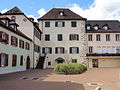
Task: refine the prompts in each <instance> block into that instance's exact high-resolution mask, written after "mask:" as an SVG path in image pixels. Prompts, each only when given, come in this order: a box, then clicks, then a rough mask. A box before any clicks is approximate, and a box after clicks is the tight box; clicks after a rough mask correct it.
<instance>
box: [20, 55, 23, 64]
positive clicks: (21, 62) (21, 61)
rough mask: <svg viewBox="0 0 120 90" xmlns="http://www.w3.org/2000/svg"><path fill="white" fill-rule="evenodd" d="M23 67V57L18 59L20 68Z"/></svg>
mask: <svg viewBox="0 0 120 90" xmlns="http://www.w3.org/2000/svg"><path fill="white" fill-rule="evenodd" d="M22 65H23V56H21V57H20V66H22Z"/></svg>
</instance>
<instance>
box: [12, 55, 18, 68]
mask: <svg viewBox="0 0 120 90" xmlns="http://www.w3.org/2000/svg"><path fill="white" fill-rule="evenodd" d="M16 65H17V55H13V56H12V66H13V67H15V66H16Z"/></svg>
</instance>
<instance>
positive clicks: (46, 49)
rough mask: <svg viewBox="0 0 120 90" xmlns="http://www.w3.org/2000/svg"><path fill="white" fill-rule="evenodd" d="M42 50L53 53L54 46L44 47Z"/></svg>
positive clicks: (45, 52) (44, 52)
mask: <svg viewBox="0 0 120 90" xmlns="http://www.w3.org/2000/svg"><path fill="white" fill-rule="evenodd" d="M42 52H43V54H52V48H51V47H44V48H43V50H42Z"/></svg>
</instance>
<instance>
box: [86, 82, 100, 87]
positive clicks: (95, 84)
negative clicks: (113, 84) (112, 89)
mask: <svg viewBox="0 0 120 90" xmlns="http://www.w3.org/2000/svg"><path fill="white" fill-rule="evenodd" d="M88 85H89V86H99V85H101V84H100V83H96V82H92V83H88Z"/></svg>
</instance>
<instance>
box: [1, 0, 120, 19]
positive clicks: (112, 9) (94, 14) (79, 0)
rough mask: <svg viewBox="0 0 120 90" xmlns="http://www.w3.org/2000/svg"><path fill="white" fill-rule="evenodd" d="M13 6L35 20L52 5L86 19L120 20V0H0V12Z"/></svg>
mask: <svg viewBox="0 0 120 90" xmlns="http://www.w3.org/2000/svg"><path fill="white" fill-rule="evenodd" d="M14 6H18V7H19V8H20V9H21V10H22V11H23V12H24V13H25V14H26V15H27V16H28V17H33V18H35V19H36V20H37V18H39V17H41V16H43V15H44V14H45V13H47V12H48V11H49V10H51V9H52V8H53V7H54V8H57V7H62V8H65V7H67V8H69V9H70V10H72V11H73V12H75V13H77V14H79V15H80V16H82V17H84V18H87V19H88V20H93V19H94V20H98V19H100V20H101V19H102V20H120V0H1V3H0V12H5V11H6V10H9V9H11V8H13V7H14Z"/></svg>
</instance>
